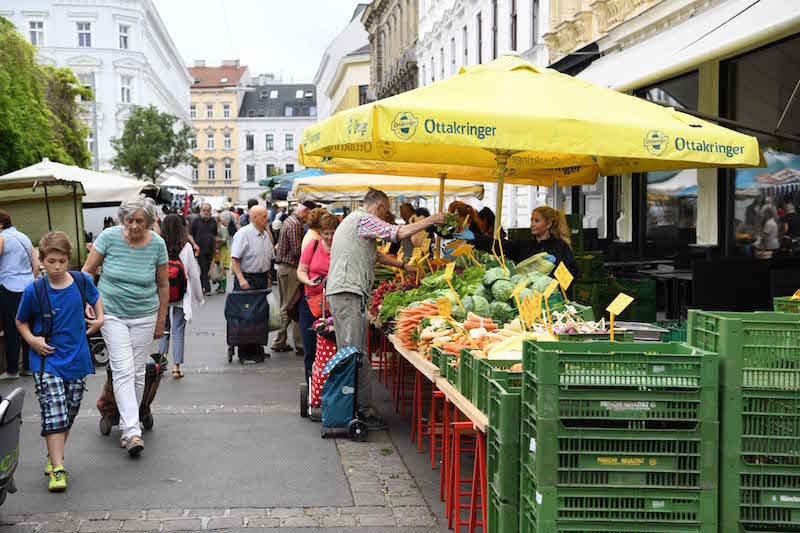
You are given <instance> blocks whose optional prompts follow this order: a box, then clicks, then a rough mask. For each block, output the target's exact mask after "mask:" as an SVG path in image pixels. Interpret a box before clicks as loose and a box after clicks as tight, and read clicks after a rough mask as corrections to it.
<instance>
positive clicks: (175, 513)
mask: <svg viewBox="0 0 800 533" xmlns="http://www.w3.org/2000/svg"><path fill="white" fill-rule="evenodd" d="M145 517H146V518H147V519H148V520H151V519H156V518H159V519H164V518H181V517H183V509H148V510H147V514H146V515H145Z"/></svg>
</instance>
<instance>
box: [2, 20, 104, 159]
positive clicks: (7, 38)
mask: <svg viewBox="0 0 800 533" xmlns="http://www.w3.org/2000/svg"><path fill="white" fill-rule="evenodd" d="M79 94H86V95H87V96H88V95H89V93H86V92H85V90H84V89H83V88H82V87H81V86H80V84H79V83H78V80H77V79H76V78H75V76H74V74H72V72H71V71H70V70H69V69H65V68H61V69H56V68H52V67H41V66H39V65H38V64H37V63H36V49H35V48H34V47H33V46H32V45H31V44H30V43H29V42H28V41H26V40H25V39H24V38H23V37H22V36H21V35H20V34H19V33H18V32H17V31H16V29H15V28H14V25H13V24H12V23H11V22H10V21H9V20H8V19H5V18H3V17H0V174H5V173H7V172H12V171H14V170H17V169H20V168H23V167H26V166H28V165H33V164H34V163H38V162H39V161H41V160H42V158H43V157H49V158H50V159H52V160H53V161H58V162H61V163H64V164H68V165H74V164H77V165H80V166H84V167H85V166H88V164H89V162H90V161H91V155H90V154H89V152H88V151H87V149H86V133H87V130H86V128H85V126H83V125H82V124H81V123H80V121H79V120H78V112H79V107H78V105H79V104H78V102H77V101H76V98H75V97H76V96H77V95H79ZM51 105H52V106H54V108H53V109H51V108H50V106H51Z"/></svg>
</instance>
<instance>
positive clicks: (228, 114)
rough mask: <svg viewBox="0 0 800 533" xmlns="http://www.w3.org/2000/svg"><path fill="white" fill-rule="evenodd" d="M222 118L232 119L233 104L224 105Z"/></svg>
mask: <svg viewBox="0 0 800 533" xmlns="http://www.w3.org/2000/svg"><path fill="white" fill-rule="evenodd" d="M222 118H231V104H222Z"/></svg>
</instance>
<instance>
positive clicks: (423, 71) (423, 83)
mask: <svg viewBox="0 0 800 533" xmlns="http://www.w3.org/2000/svg"><path fill="white" fill-rule="evenodd" d="M426 78H427V74H426V73H425V65H422V78H421V80H422V85H425V82H426V81H427V80H426ZM360 96H361V95H359V97H360ZM358 105H362V104H358Z"/></svg>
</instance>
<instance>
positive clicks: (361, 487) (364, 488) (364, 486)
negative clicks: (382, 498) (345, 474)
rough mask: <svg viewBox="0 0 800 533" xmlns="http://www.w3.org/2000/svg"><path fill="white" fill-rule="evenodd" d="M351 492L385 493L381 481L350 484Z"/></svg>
mask: <svg viewBox="0 0 800 533" xmlns="http://www.w3.org/2000/svg"><path fill="white" fill-rule="evenodd" d="M350 490H351V491H353V492H370V491H371V492H375V493H378V492H381V491H383V483H381V482H380V481H377V480H375V481H368V482H361V483H350Z"/></svg>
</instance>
